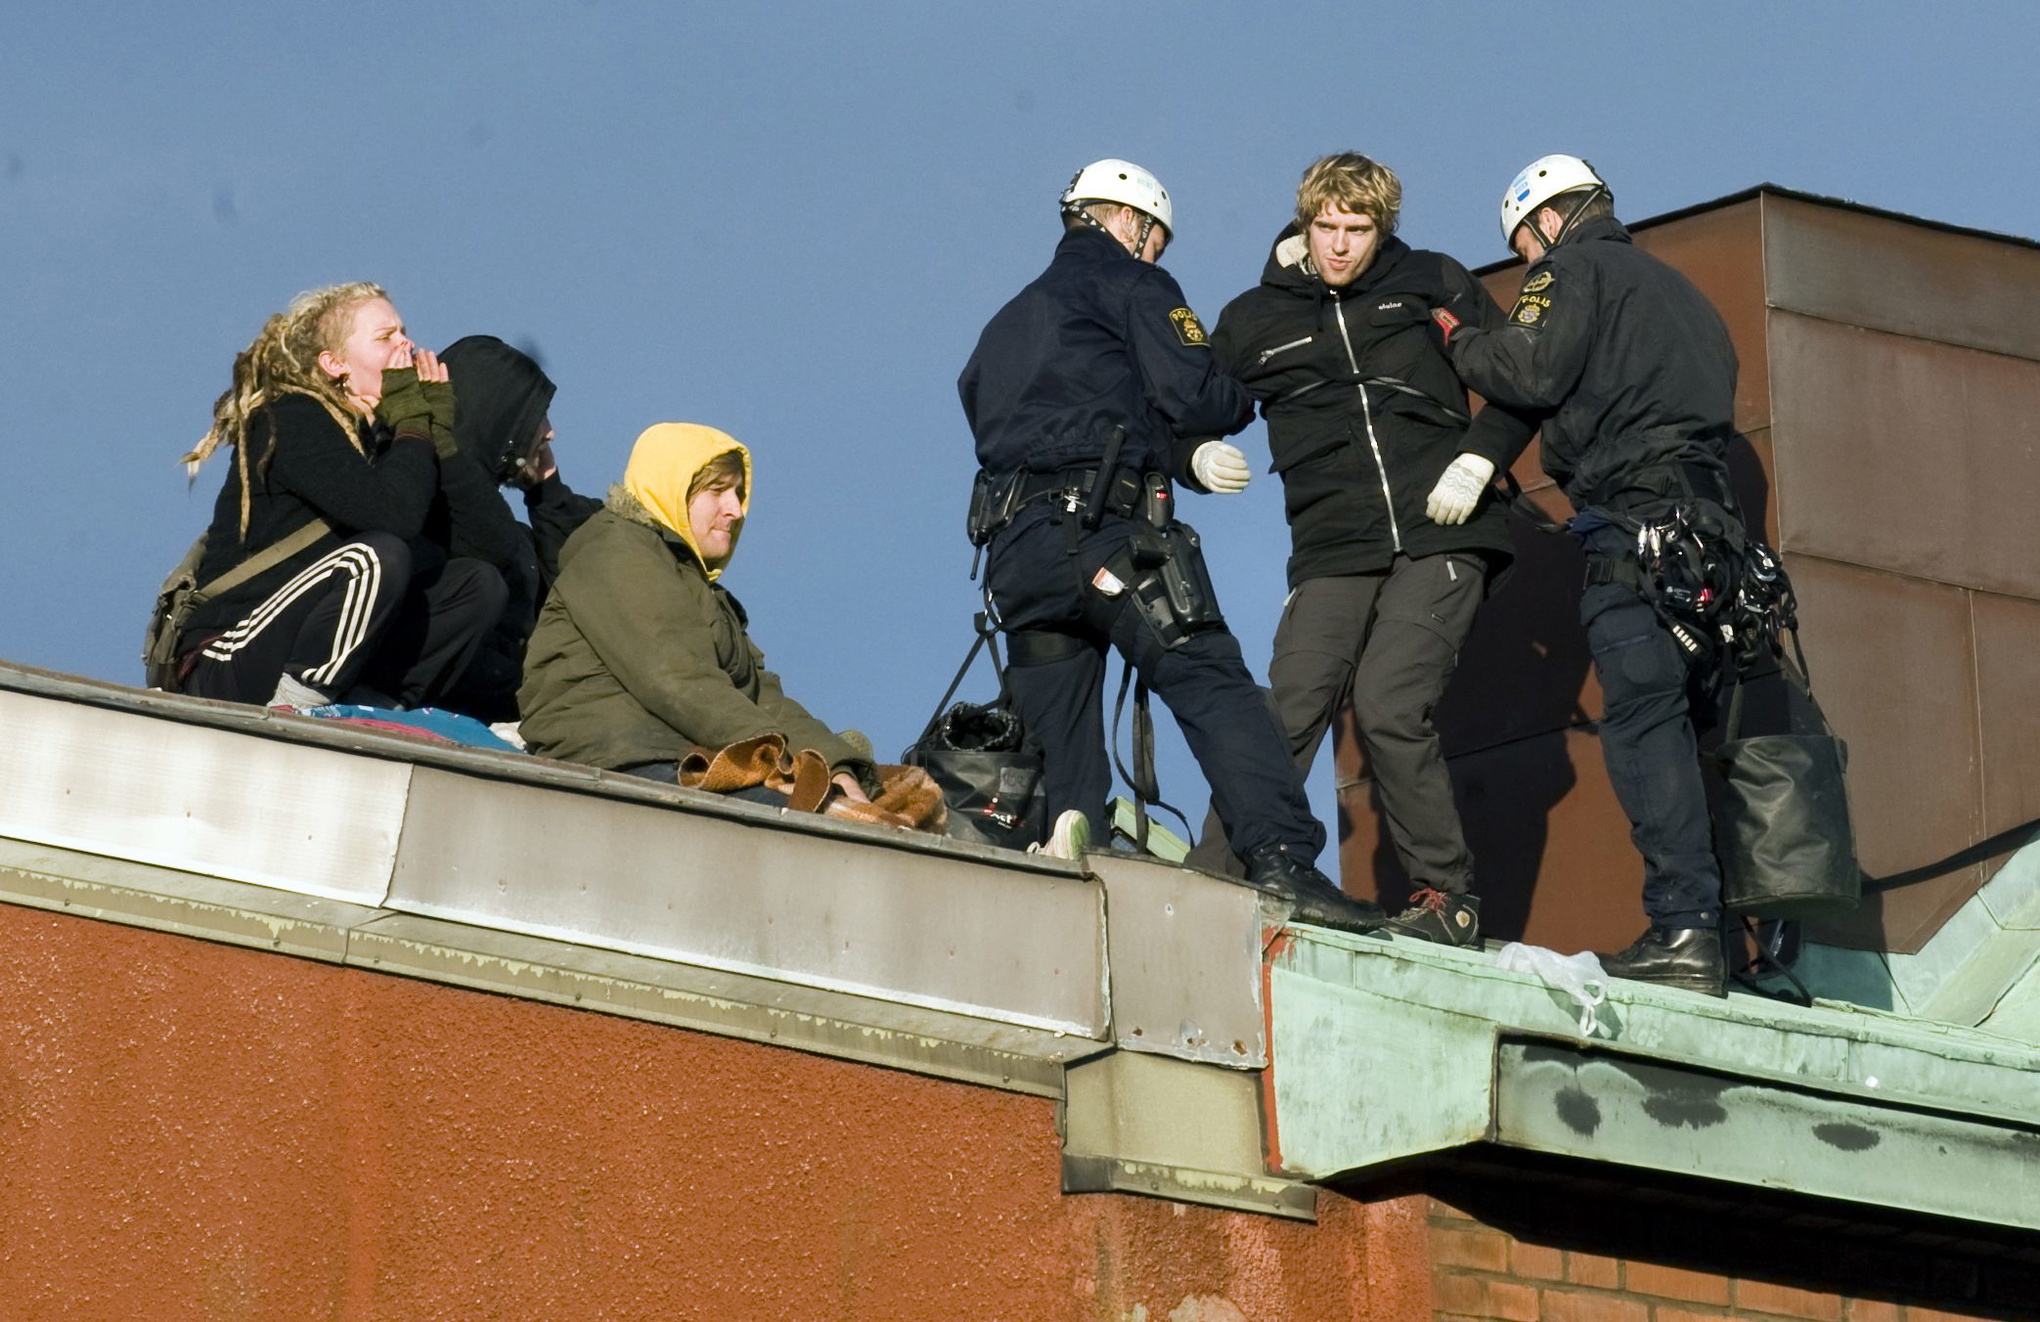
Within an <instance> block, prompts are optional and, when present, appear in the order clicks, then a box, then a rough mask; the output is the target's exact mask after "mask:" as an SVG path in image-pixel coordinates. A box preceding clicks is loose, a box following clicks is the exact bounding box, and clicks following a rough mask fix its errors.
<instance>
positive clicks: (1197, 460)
mask: <svg viewBox="0 0 2040 1322" xmlns="http://www.w3.org/2000/svg"><path fill="white" fill-rule="evenodd" d="M1190 471H1191V472H1192V473H1194V474H1196V475H1197V480H1198V481H1199V482H1201V483H1203V484H1204V489H1205V490H1206V491H1209V492H1211V493H1212V494H1213V495H1216V496H1231V495H1236V494H1238V493H1239V492H1242V491H1245V490H1246V489H1247V483H1249V482H1251V481H1252V480H1253V478H1254V470H1253V469H1251V468H1249V467H1247V456H1246V455H1245V454H1243V453H1241V451H1240V448H1239V447H1238V446H1236V445H1230V444H1227V443H1226V442H1224V441H1206V442H1205V443H1204V444H1202V445H1200V446H1198V447H1197V449H1196V450H1195V451H1194V452H1192V453H1191V455H1190Z"/></svg>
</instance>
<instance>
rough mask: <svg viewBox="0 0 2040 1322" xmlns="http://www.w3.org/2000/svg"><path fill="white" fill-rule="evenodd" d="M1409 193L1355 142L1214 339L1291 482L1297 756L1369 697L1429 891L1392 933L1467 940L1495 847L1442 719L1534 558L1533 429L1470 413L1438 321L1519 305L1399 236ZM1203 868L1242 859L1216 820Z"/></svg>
mask: <svg viewBox="0 0 2040 1322" xmlns="http://www.w3.org/2000/svg"><path fill="white" fill-rule="evenodd" d="M1401 205H1402V185H1401V183H1400V182H1399V181H1398V180H1397V179H1396V176H1395V173H1394V171H1392V170H1390V169H1389V168H1388V167H1387V166H1384V165H1382V164H1380V163H1379V162H1376V161H1372V160H1370V159H1368V158H1367V157H1365V156H1362V155H1359V154H1358V153H1354V152H1343V153H1340V154H1337V155H1333V156H1327V157H1325V158H1323V159H1322V160H1320V161H1318V162H1316V163H1315V164H1314V165H1312V166H1311V167H1310V169H1309V170H1307V171H1306V172H1305V173H1304V176H1303V181H1302V183H1301V184H1300V185H1299V187H1298V189H1297V195H1296V220H1295V222H1294V223H1292V224H1291V225H1290V226H1289V227H1288V228H1287V229H1285V230H1283V232H1282V234H1281V235H1280V236H1279V237H1278V238H1277V240H1276V242H1275V246H1274V249H1273V251H1272V252H1271V253H1270V254H1269V257H1268V262H1267V266H1266V267H1265V269H1264V270H1263V272H1262V275H1261V283H1260V284H1259V285H1257V286H1255V287H1254V288H1252V289H1250V290H1248V291H1247V292H1246V293H1244V294H1241V295H1240V296H1239V297H1238V298H1235V299H1234V300H1233V301H1232V302H1231V303H1229V304H1228V305H1227V306H1226V308H1225V310H1224V312H1223V313H1222V314H1220V316H1219V321H1218V326H1217V328H1216V330H1215V331H1214V333H1213V336H1212V343H1213V347H1214V348H1215V349H1216V350H1217V354H1218V365H1219V369H1220V370H1221V371H1223V372H1225V373H1226V374H1227V375H1229V376H1232V377H1235V378H1237V379H1239V380H1240V381H1242V382H1243V383H1245V385H1246V386H1247V388H1248V389H1249V390H1250V391H1252V393H1253V395H1254V397H1255V399H1256V400H1258V401H1259V402H1260V407H1261V415H1262V417H1264V418H1265V419H1266V420H1267V423H1268V448H1269V451H1270V453H1271V456H1272V458H1273V461H1274V462H1273V471H1275V472H1276V473H1278V474H1280V475H1281V477H1282V487H1283V496H1284V502H1285V506H1286V512H1287V516H1288V521H1289V528H1290V541H1291V554H1290V557H1289V587H1290V594H1289V600H1288V601H1287V602H1286V603H1285V605H1284V608H1283V612H1282V622H1281V624H1280V626H1279V627H1278V628H1277V630H1276V634H1275V649H1274V651H1275V654H1274V660H1273V662H1272V663H1271V664H1270V666H1269V680H1270V683H1271V686H1272V687H1273V689H1274V698H1275V704H1276V707H1277V709H1278V711H1279V713H1280V716H1281V720H1282V724H1283V728H1284V731H1285V733H1286V734H1287V735H1288V738H1289V746H1290V752H1291V754H1292V755H1293V756H1294V757H1295V759H1296V762H1297V765H1298V768H1299V769H1300V770H1301V771H1303V772H1305V773H1308V771H1309V769H1310V765H1311V763H1312V762H1313V761H1314V760H1315V759H1316V757H1317V751H1318V746H1319V745H1320V744H1321V743H1322V742H1323V740H1324V734H1325V731H1326V730H1327V729H1328V728H1329V727H1330V725H1331V722H1332V719H1333V717H1334V716H1335V715H1336V714H1337V712H1338V709H1339V706H1340V705H1341V703H1343V702H1344V701H1346V700H1347V699H1348V697H1350V698H1351V700H1352V703H1353V710H1354V715H1355V718H1356V724H1357V727H1358V730H1359V734H1360V740H1361V743H1362V745H1363V746H1364V747H1365V748H1366V750H1367V760H1368V765H1369V768H1370V770H1371V771H1372V773H1373V777H1374V782H1375V785H1376V788H1377V790H1378V791H1379V793H1380V796H1381V805H1382V809H1383V814H1384V816H1385V818H1386V820H1387V825H1388V833H1389V838H1390V840H1391V842H1392V843H1393V845H1394V847H1395V851H1396V854H1397V857H1398V858H1400V859H1401V861H1402V864H1403V867H1404V869H1405V870H1406V871H1407V872H1408V873H1409V876H1410V879H1411V880H1412V882H1414V883H1415V885H1416V887H1417V890H1416V893H1415V894H1414V895H1412V896H1411V903H1410V906H1409V908H1408V909H1407V910H1406V911H1404V912H1403V913H1402V914H1401V915H1400V917H1398V918H1396V919H1394V920H1392V922H1391V926H1392V927H1394V928H1395V929H1396V930H1400V931H1403V932H1406V933H1409V934H1411V935H1415V936H1421V937H1424V938H1426V939H1429V940H1435V941H1444V942H1449V943H1451V944H1454V945H1467V944H1471V943H1472V942H1474V941H1476V940H1477V939H1478V938H1479V934H1480V922H1479V901H1478V900H1477V899H1476V898H1475V897H1474V896H1473V895H1472V893H1471V892H1472V886H1473V854H1472V852H1471V851H1470V850H1469V849H1468V848H1467V845H1466V837H1465V833H1464V831H1463V830H1462V829H1461V826H1460V821H1459V814H1458V810H1457V808H1456V807H1455V806H1454V804H1453V799H1452V784H1451V781H1450V779H1449V777H1448V776H1447V774H1446V770H1445V759H1444V755H1443V753H1442V752H1441V750H1440V748H1439V745H1438V736H1437V732H1436V731H1435V730H1434V729H1433V728H1432V726H1431V711H1432V709H1433V708H1434V707H1435V706H1436V705H1437V702H1438V700H1439V698H1440V697H1441V696H1442V695H1443V694H1444V692H1445V686H1446V684H1447V682H1448V681H1449V680H1450V679H1451V676H1452V670H1453V667H1454V665H1455V664H1456V662H1457V660H1458V653H1459V647H1460V644H1461V643H1462V642H1464V640H1465V638H1466V634H1467V631H1468V630H1469V629H1471V628H1472V626H1473V617H1474V612H1475V610H1476V609H1477V608H1478V607H1479V605H1480V602H1481V599H1482V597H1483V596H1484V595H1485V594H1486V591H1487V585H1488V583H1489V581H1490V579H1491V578H1492V576H1494V575H1495V574H1496V573H1498V572H1500V571H1501V570H1502V569H1503V568H1505V567H1506V566H1507V564H1508V562H1509V560H1510V559H1511V558H1512V551H1511V547H1510V541H1509V535H1508V529H1507V527H1506V526H1505V523H1504V518H1505V515H1504V512H1503V510H1502V508H1501V507H1500V506H1499V505H1497V504H1496V503H1495V502H1494V500H1493V499H1492V497H1491V495H1490V494H1489V481H1490V479H1491V478H1492V477H1493V475H1494V473H1495V472H1496V471H1497V470H1506V469H1507V468H1508V466H1509V465H1510V464H1511V463H1513V462H1514V461H1515V460H1516V458H1517V456H1518V455H1520V454H1521V453H1522V451H1523V447H1524V446H1525V445H1526V444H1527V443H1528V441H1529V438H1530V434H1531V432H1532V430H1533V427H1532V424H1531V423H1530V422H1529V421H1527V420H1526V418H1524V417H1523V416H1521V415H1517V414H1511V413H1508V412H1506V411H1504V410H1501V409H1498V408H1487V409H1483V410H1482V411H1481V413H1480V414H1479V415H1478V416H1477V417H1475V418H1473V419H1472V421H1471V423H1470V424H1469V420H1468V417H1467V408H1466V405H1467V400H1466V389H1465V387H1464V386H1462V385H1461V384H1460V381H1459V378H1458V376H1457V375H1455V374H1454V372H1453V370H1452V364H1451V361H1450V359H1449V358H1447V357H1446V356H1445V354H1444V353H1443V352H1442V351H1441V349H1440V346H1439V344H1438V341H1437V337H1436V335H1435V333H1433V332H1432V329H1431V323H1430V320H1429V317H1430V313H1431V310H1432V309H1433V308H1436V307H1445V308H1450V309H1452V310H1454V311H1455V312H1456V313H1457V314H1458V315H1459V316H1460V317H1461V318H1463V319H1464V320H1466V321H1468V322H1471V323H1473V324H1477V325H1498V324H1500V322H1501V320H1502V312H1501V309H1500V308H1499V307H1497V306H1496V305H1495V302H1494V300H1493V299H1492V298H1490V297H1489V296H1488V294H1487V291H1486V290H1485V289H1483V288H1482V287H1481V286H1480V285H1479V284H1478V283H1477V282H1476V281H1475V280H1474V278H1473V277H1472V276H1471V275H1470V274H1468V272H1467V270H1466V268H1465V267H1463V266H1461V265H1460V264H1459V263H1458V262H1455V261H1453V260H1452V259H1451V258H1450V257H1447V256H1445V255H1443V254H1442V253H1435V252H1426V251H1424V250H1422V249H1416V248H1411V247H1410V246H1409V245H1408V244H1406V243H1404V242H1403V241H1402V240H1401V239H1398V238H1396V237H1395V226H1396V219H1397V215H1398V213H1399V211H1400V209H1401ZM1191 861H1192V862H1193V863H1196V864H1198V865H1200V866H1203V867H1206V868H1210V869H1214V870H1216V869H1226V870H1230V869H1231V868H1233V867H1236V866H1237V864H1236V863H1234V862H1233V860H1232V859H1231V858H1230V857H1229V855H1228V846H1227V842H1226V840H1225V837H1224V835H1223V833H1222V832H1220V831H1219V830H1218V823H1217V822H1216V821H1215V820H1212V821H1208V822H1207V823H1206V827H1205V831H1204V841H1203V843H1202V844H1200V846H1199V847H1198V850H1197V852H1196V853H1195V854H1193V855H1192V860H1191Z"/></svg>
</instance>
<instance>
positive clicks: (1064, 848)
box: [1027, 808, 1091, 858]
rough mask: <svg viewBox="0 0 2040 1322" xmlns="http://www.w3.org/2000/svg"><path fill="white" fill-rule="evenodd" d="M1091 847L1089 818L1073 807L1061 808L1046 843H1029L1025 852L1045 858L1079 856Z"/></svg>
mask: <svg viewBox="0 0 2040 1322" xmlns="http://www.w3.org/2000/svg"><path fill="white" fill-rule="evenodd" d="M1090 847H1091V820H1090V818H1088V817H1086V816H1084V814H1082V813H1081V812H1078V811H1077V810H1076V809H1075V808H1065V809H1063V814H1062V816H1060V817H1058V818H1056V819H1055V829H1054V830H1053V831H1050V832H1049V833H1048V843H1047V844H1046V845H1029V846H1027V852H1028V853H1030V854H1040V855H1042V856H1043V857H1045V858H1081V857H1083V853H1084V851H1085V850H1086V849H1089V848H1090Z"/></svg>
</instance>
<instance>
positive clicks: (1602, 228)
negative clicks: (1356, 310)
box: [1434, 156, 1745, 996]
mask: <svg viewBox="0 0 2040 1322" xmlns="http://www.w3.org/2000/svg"><path fill="white" fill-rule="evenodd" d="M1501 222H1502V237H1503V239H1504V241H1506V242H1507V243H1508V245H1509V246H1510V248H1511V249H1512V250H1514V251H1515V253H1516V254H1517V255H1518V256H1520V257H1521V258H1523V260H1524V261H1526V262H1528V263H1529V264H1530V265H1529V269H1528V270H1527V271H1526V272H1525V273H1524V279H1523V287H1522V293H1521V294H1520V295H1519V296H1518V298H1517V300H1516V304H1515V307H1514V309H1513V310H1512V311H1511V312H1510V314H1509V317H1508V322H1507V324H1506V325H1504V326H1503V327H1502V328H1500V329H1484V328H1480V327H1475V326H1464V325H1461V324H1459V321H1458V319H1456V318H1454V317H1453V316H1451V314H1450V313H1449V312H1447V313H1443V314H1434V317H1435V319H1436V320H1437V322H1438V325H1439V328H1440V330H1441V331H1442V332H1443V333H1444V336H1445V339H1446V344H1447V347H1448V350H1449V351H1450V353H1451V355H1452V363H1453V366H1454V367H1455V368H1456V369H1457V370H1458V372H1459V375H1460V377H1461V378H1462V379H1464V380H1465V381H1466V383H1467V384H1468V385H1469V386H1471V387H1472V388H1473V389H1475V390H1477V391H1479V392H1480V393H1481V394H1482V395H1483V396H1485V397H1486V398H1488V399H1489V400H1493V401H1495V402H1498V403H1503V404H1507V405H1510V406H1513V407H1517V408H1522V409H1527V410H1531V411H1533V412H1534V413H1535V414H1536V415H1537V416H1538V417H1540V418H1541V419H1542V424H1543V461H1544V468H1545V471H1546V472H1547V473H1549V474H1550V475H1551V477H1552V478H1553V479H1554V480H1555V481H1557V483H1558V485H1559V486H1560V487H1561V488H1562V489H1563V490H1564V491H1565V493H1566V496H1567V498H1568V499H1570V500H1571V501H1572V504H1573V507H1574V509H1575V510H1576V511H1577V512H1576V513H1575V515H1574V517H1573V518H1572V519H1571V520H1570V521H1569V523H1568V524H1567V529H1568V531H1570V532H1571V533H1572V534H1573V536H1574V537H1575V538H1576V539H1578V540H1579V541H1580V543H1581V544H1582V546H1583V547H1584V548H1585V550H1586V554H1587V586H1586V590H1585V593H1584V594H1583V596H1582V597H1581V600H1580V618H1581V621H1582V623H1583V624H1584V626H1585V628H1586V632H1587V645H1588V648H1589V650H1590V651H1591V652H1592V653H1593V658H1594V669H1595V673H1596V674H1597V676H1598V677H1599V679H1600V683H1601V690H1602V696H1603V700H1604V710H1603V714H1602V718H1601V722H1600V735H1601V751H1602V755H1603V757H1604V758H1605V759H1606V761H1607V766H1608V778H1609V780H1610V782H1612V784H1613V786H1614V789H1615V795H1616V797H1617V799H1619V800H1620V801H1621V804H1622V807H1623V811H1624V812H1625V813H1626V814H1627V815H1628V817H1629V821H1630V837H1631V839H1632V840H1634V841H1635V843H1636V847H1637V849H1638V851H1639V852H1640V853H1641V854H1642V855H1643V904H1644V911H1645V912H1646V914H1648V916H1649V920H1650V927H1649V928H1648V929H1647V930H1646V931H1645V932H1644V934H1643V935H1642V936H1641V937H1639V938H1638V939H1637V940H1636V942H1635V943H1634V944H1632V945H1631V946H1630V947H1629V948H1628V949H1626V950H1623V951H1621V952H1620V953H1617V954H1611V955H1603V956H1602V957H1601V963H1602V967H1604V968H1605V969H1606V970H1607V971H1608V972H1609V973H1610V974H1611V975H1613V976H1615V977H1620V978H1631V979H1636V980H1640V981H1646V982H1656V983H1661V984H1665V985H1669V986H1676V987H1685V988H1688V989H1691V990H1694V991H1701V992H1708V993H1711V994H1713V995H1716V996H1719V995H1721V993H1722V989H1723V984H1724V981H1725V970H1724V962H1723V954H1722V942H1721V932H1720V926H1721V873H1720V869H1719V866H1718V864H1717V863H1716V861H1715V856H1714V851H1713V841H1712V836H1711V832H1710V826H1709V818H1708V811H1707V799H1706V793H1705V790H1704V788H1703V785H1702V781H1701V776H1700V765H1699V751H1698V742H1697V738H1696V731H1695V719H1696V716H1703V715H1705V714H1707V713H1708V712H1709V710H1710V709H1711V699H1712V688H1713V685H1714V684H1715V682H1716V681H1717V679H1718V678H1719V676H1720V673H1721V670H1720V665H1719V656H1718V653H1717V648H1716V644H1714V642H1713V640H1711V639H1710V638H1708V637H1706V636H1704V635H1702V634H1700V633H1698V632H1697V631H1693V630H1687V629H1684V628H1683V627H1682V626H1680V624H1679V621H1678V619H1677V618H1676V617H1675V616H1670V615H1667V614H1666V613H1665V612H1664V611H1663V610H1662V609H1661V607H1662V606H1663V603H1664V600H1665V594H1664V592H1663V590H1662V585H1661V582H1660V581H1659V580H1657V579H1656V578H1655V576H1654V575H1653V573H1652V571H1650V570H1648V569H1646V568H1645V567H1644V566H1643V565H1642V564H1641V562H1640V557H1639V536H1638V534H1639V532H1640V531H1641V532H1642V533H1643V535H1644V542H1645V545H1646V546H1655V545H1656V540H1655V535H1654V533H1653V531H1652V530H1656V532H1657V533H1662V532H1664V531H1665V530H1666V529H1668V528H1673V527H1677V528H1679V529H1681V530H1694V531H1696V532H1697V534H1698V535H1699V536H1701V537H1703V538H1705V539H1707V540H1709V541H1711V542H1715V543H1721V544H1730V545H1735V546H1740V545H1741V544H1742V542H1743V541H1744V538H1745V532H1744V529H1743V525H1742V523H1741V520H1740V518H1739V516H1738V515H1737V513H1736V509H1735V503H1734V500H1733V497H1732V496H1731V495H1730V492H1729V487H1728V469H1727V462H1726V450H1727V445H1728V442H1729V439H1730V438H1731V437H1732V436H1733V435H1734V433H1735V379H1736V358H1735V350H1734V348H1733V346H1732V345H1731V343H1730V341H1729V336H1728V329H1727V327H1726V326H1724V325H1723V324H1722V320H1721V317H1720V315H1719V314H1718V313H1717V312H1716V311H1715V310H1714V307H1713V305H1712V304H1710V303H1709V302H1708V301H1707V299H1706V297H1705V296H1704V295H1702V294H1701V293H1700V291H1699V290H1698V289H1696V288H1694V287H1693V284H1692V282H1691V281H1689V280H1687V279H1686V277H1685V276H1683V275H1681V274H1679V273H1678V272H1677V271H1675V270H1673V269H1672V268H1671V267H1670V266H1668V265H1666V264H1665V263H1664V262H1662V261H1659V260H1658V259H1657V258H1655V257H1652V256H1650V255H1649V254H1648V253H1645V252H1643V251H1642V250H1641V249H1639V248H1637V247H1636V246H1635V245H1634V244H1632V243H1631V242H1630V238H1629V231H1628V230H1627V229H1625V228H1623V226H1622V224H1621V222H1620V221H1618V220H1616V218H1615V214H1614V199H1613V197H1612V196H1611V194H1610V193H1609V191H1608V186H1607V185H1606V184H1605V183H1603V182H1602V180H1601V178H1600V176H1599V175H1598V174H1596V173H1595V172H1594V170H1593V168H1592V167H1591V166H1590V165H1588V164H1587V163H1586V162H1585V161H1583V160H1581V159H1579V158H1578V157H1576V156H1546V157H1543V158H1541V159H1539V160H1537V161H1534V162H1532V163H1531V164H1530V165H1529V166H1527V167H1525V168H1524V170H1523V171H1522V172H1521V173H1520V174H1518V175H1517V176H1516V178H1515V179H1514V180H1513V181H1512V182H1511V183H1510V185H1509V190H1508V192H1507V193H1506V194H1504V195H1503V198H1502V208H1501ZM1653 601H1656V602H1657V603H1658V607H1654V606H1653V605H1652V602H1653Z"/></svg>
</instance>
